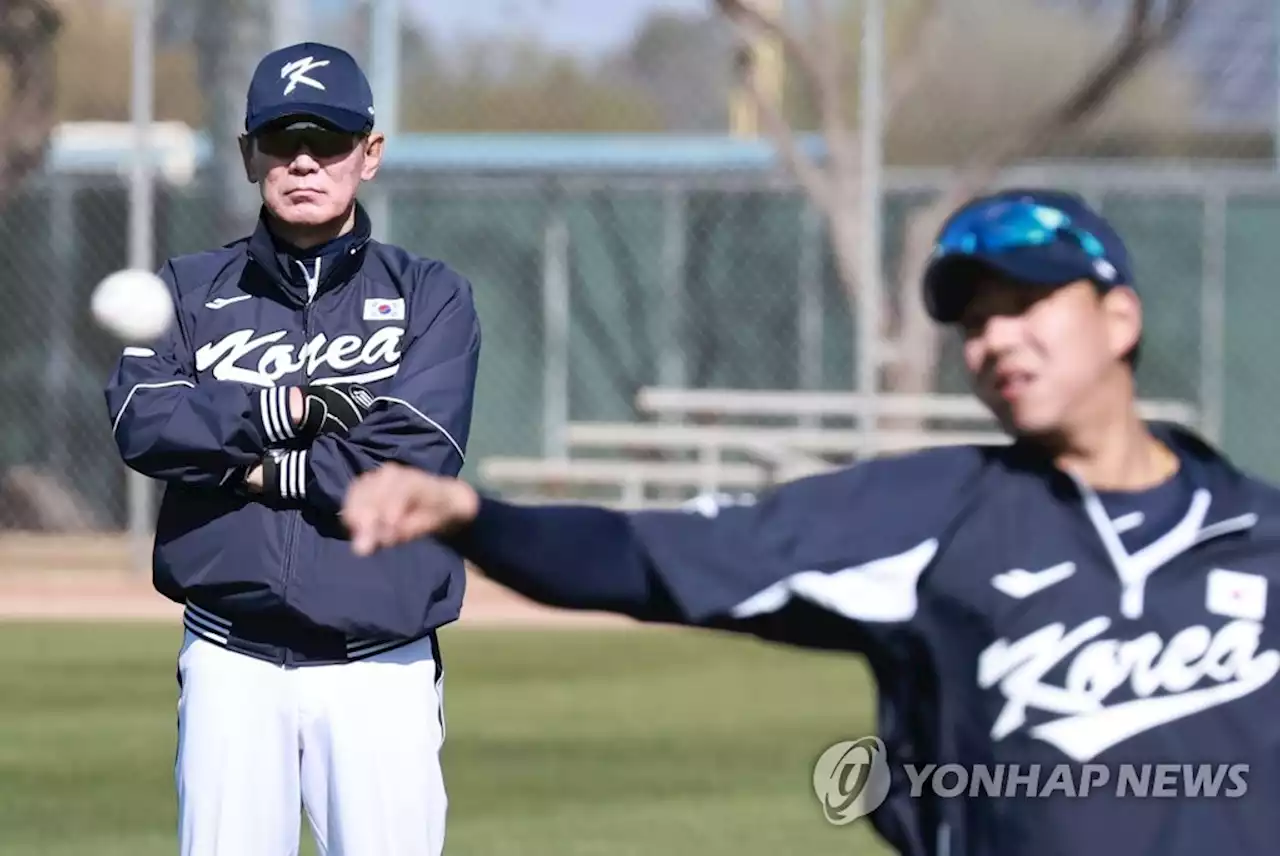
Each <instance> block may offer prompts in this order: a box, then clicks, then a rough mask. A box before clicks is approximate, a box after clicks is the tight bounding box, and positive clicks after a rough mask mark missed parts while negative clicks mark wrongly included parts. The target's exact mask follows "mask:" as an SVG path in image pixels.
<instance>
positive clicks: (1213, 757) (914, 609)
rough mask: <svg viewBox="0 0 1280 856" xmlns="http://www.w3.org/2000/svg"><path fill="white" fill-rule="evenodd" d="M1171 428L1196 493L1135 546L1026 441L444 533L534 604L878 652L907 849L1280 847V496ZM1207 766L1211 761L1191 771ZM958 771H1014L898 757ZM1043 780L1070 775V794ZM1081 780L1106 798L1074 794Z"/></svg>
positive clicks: (1100, 500)
mask: <svg viewBox="0 0 1280 856" xmlns="http://www.w3.org/2000/svg"><path fill="white" fill-rule="evenodd" d="M1157 430H1158V431H1159V433H1160V435H1161V436H1162V437H1164V438H1165V439H1166V441H1167V442H1168V443H1169V444H1170V445H1171V446H1172V448H1173V449H1175V451H1176V452H1177V453H1178V455H1179V457H1180V458H1181V461H1182V467H1181V471H1180V474H1179V476H1178V479H1179V480H1181V481H1180V482H1179V484H1181V486H1182V487H1184V488H1185V494H1184V495H1185V501H1184V500H1182V499H1178V501H1177V503H1176V506H1174V507H1173V509H1172V511H1173V513H1172V515H1171V517H1170V520H1169V521H1168V522H1169V525H1168V527H1167V529H1166V528H1164V527H1163V526H1162V527H1161V529H1160V531H1161V532H1162V533H1163V534H1161V535H1160V536H1159V537H1157V538H1155V539H1154V540H1153V541H1152V542H1151V543H1149V544H1146V545H1145V546H1140V547H1135V546H1133V545H1132V544H1127V543H1126V540H1125V539H1126V537H1128V536H1127V533H1126V529H1127V528H1128V527H1129V526H1131V525H1132V524H1133V521H1132V520H1127V521H1126V520H1118V519H1113V518H1112V517H1111V515H1110V514H1109V513H1108V511H1107V509H1106V507H1104V502H1105V501H1106V498H1105V497H1100V495H1099V494H1098V493H1096V492H1095V491H1093V490H1091V489H1090V488H1089V487H1087V486H1086V485H1084V484H1082V483H1080V482H1078V480H1076V479H1074V478H1073V477H1071V476H1069V475H1068V474H1065V473H1063V472H1062V471H1060V470H1058V469H1056V468H1054V467H1053V466H1051V465H1050V464H1048V463H1046V462H1045V461H1043V460H1042V459H1041V458H1040V457H1039V456H1038V455H1037V454H1036V453H1035V452H1034V451H1033V450H1030V449H1028V448H1025V447H1023V446H1022V445H1021V444H1012V445H1009V446H996V447H991V448H979V447H956V448H947V449H938V450H928V451H922V452H917V453H912V454H905V455H900V456H893V457H886V458H882V459H877V460H871V461H867V462H863V463H861V464H858V465H856V466H853V467H851V468H847V469H841V470H838V471H834V472H831V473H825V474H821V475H817V476H813V477H810V478H806V479H802V480H799V481H796V482H793V483H789V484H786V485H783V486H780V487H778V488H776V489H774V490H772V491H771V492H769V493H767V494H764V495H763V496H761V497H759V498H758V499H756V500H754V501H750V502H745V503H741V502H740V503H738V504H723V503H715V502H706V503H697V504H694V505H693V506H691V508H689V509H686V510H650V511H642V512H635V513H629V514H627V513H621V512H615V511H611V510H606V509H599V508H585V507H572V506H570V507H548V506H541V507H527V508H525V507H518V506H514V505H511V504H508V503H504V502H502V501H499V500H497V499H494V498H489V497H486V498H484V499H483V500H482V503H481V511H480V514H479V517H478V518H477V520H476V521H475V523H474V524H473V525H471V526H469V527H468V528H467V529H466V530H465V531H462V532H460V533H457V534H455V535H453V536H451V540H452V543H454V544H455V546H456V547H457V548H458V549H459V550H460V551H462V552H463V553H464V554H465V555H466V556H467V557H468V558H470V559H473V560H474V561H475V562H476V563H477V564H478V566H479V567H480V568H481V569H482V570H483V571H485V572H486V573H487V574H488V575H489V576H491V577H493V578H495V579H497V580H498V581H500V582H502V583H503V584H505V585H507V586H510V587H511V588H513V589H515V590H517V591H521V592H523V593H525V594H527V595H529V596H531V597H533V598H535V599H537V600H539V601H542V602H545V603H549V604H555V605H559V606H564V607H570V608H578V609H596V610H608V611H612V612H616V613H622V614H625V615H630V616H633V617H635V618H637V619H640V620H644V621H653V622H664V623H674V624H682V625H690V626H697V627H706V628H716V629H720V630H727V631H734V632H740V633H745V634H751V635H754V636H756V637H759V638H762V639H766V640H773V641H777V642H782V643H786V644H791V645H796V646H803V647H813V648H821V649H834V650H846V651H854V652H859V653H860V654H864V655H865V656H866V659H867V662H868V663H869V665H870V667H871V668H872V670H873V672H874V674H875V677H876V679H877V682H878V689H879V724H878V730H879V737H880V738H881V740H882V741H883V744H884V746H885V748H886V754H887V756H888V766H889V768H890V769H891V770H892V772H893V778H892V783H891V786H890V787H889V791H888V795H887V798H886V799H885V801H884V803H883V804H881V805H880V807H879V808H878V809H877V810H876V811H875V812H874V813H873V814H872V815H871V820H872V822H873V823H874V824H875V826H876V828H877V829H878V830H879V831H880V832H881V834H882V835H883V836H884V837H885V838H886V839H887V840H888V841H889V842H891V843H892V844H893V846H894V847H895V848H896V849H897V850H899V851H900V852H902V853H904V854H911V856H917V854H931V856H943V854H946V856H1026V854H1036V856H1045V854H1062V856H1084V854H1088V856H1101V854H1116V855H1117V856H1205V854H1216V853H1223V854H1225V853H1231V854H1233V856H1241V854H1243V855H1244V856H1262V854H1270V853H1274V852H1275V849H1276V846H1277V842H1280V808H1278V807H1280V715H1278V712H1280V681H1277V680H1276V677H1277V674H1278V673H1280V617H1278V616H1277V613H1276V611H1275V610H1274V609H1272V608H1271V607H1270V604H1269V595H1270V587H1271V586H1272V585H1273V584H1280V525H1278V524H1280V494H1278V493H1277V491H1276V490H1274V489H1273V488H1271V487H1269V486H1266V485H1264V484H1263V483H1261V482H1259V481H1256V480H1254V479H1252V478H1250V477H1247V476H1246V475H1244V474H1242V473H1241V472H1239V471H1238V470H1236V469H1235V468H1233V466H1232V465H1231V464H1230V463H1228V461H1227V460H1225V459H1224V458H1223V457H1221V456H1220V455H1219V454H1218V453H1216V452H1215V451H1214V450H1213V449H1211V448H1210V447H1208V445H1207V444H1204V443H1203V442H1202V441H1200V440H1199V439H1198V438H1196V437H1195V436H1193V435H1191V434H1190V433H1187V432H1184V431H1182V430H1181V429H1177V428H1172V427H1169V426H1157ZM761 690H762V691H767V690H768V688H767V687H762V688H761ZM863 736H866V735H859V734H850V735H848V738H849V739H850V740H853V739H856V738H859V737H863ZM823 748H824V747H820V746H815V747H814V757H815V758H816V757H817V756H818V753H819V752H820V751H821V750H822V749H823ZM1196 762H1210V763H1213V764H1217V765H1219V766H1217V767H1214V768H1208V769H1207V771H1206V770H1200V771H1199V772H1197V771H1196V769H1195V768H1192V767H1183V766H1182V765H1184V764H1194V763H1196ZM947 763H956V764H961V765H965V767H966V768H967V769H969V770H971V771H974V773H975V775H977V774H978V773H979V772H980V771H981V770H984V769H985V770H986V771H987V773H988V774H990V775H998V774H999V773H998V771H999V770H1000V769H1001V768H1000V767H998V766H996V765H1000V764H1019V765H1021V767H1020V768H1019V769H1020V770H1021V773H1019V774H1018V775H1019V776H1020V777H1021V778H1018V779H1016V780H1015V779H1014V778H1009V779H1006V783H1005V784H1004V785H1003V786H1002V785H1000V784H996V785H995V790H994V791H993V790H992V784H991V781H990V780H980V779H977V778H973V779H970V784H969V786H968V787H966V788H964V790H962V792H961V793H959V794H952V795H951V796H947V795H946V794H945V792H944V793H941V794H940V793H937V792H933V791H931V790H930V789H927V788H926V789H925V790H924V791H923V792H921V793H919V794H917V795H915V796H913V795H912V794H911V793H910V787H911V781H910V777H909V776H908V775H905V774H904V772H905V770H906V769H907V768H906V765H908V764H911V765H915V768H916V770H917V771H918V770H920V769H924V765H927V764H938V765H942V764H947ZM1126 763H1130V764H1139V765H1140V764H1150V765H1153V766H1154V765H1156V764H1162V763H1163V764H1171V765H1174V766H1173V767H1170V768H1165V772H1163V773H1158V775H1160V776H1161V778H1160V779H1159V781H1157V782H1154V783H1153V782H1151V781H1150V780H1148V781H1147V784H1146V787H1148V788H1149V789H1150V790H1149V791H1148V793H1149V795H1148V796H1147V797H1146V798H1145V799H1144V798H1136V797H1134V796H1133V795H1132V793H1133V790H1134V788H1135V787H1138V786H1141V780H1138V779H1129V780H1126V783H1125V784H1124V786H1123V787H1127V788H1128V791H1123V790H1119V787H1120V786H1119V785H1118V782H1117V779H1116V777H1117V776H1118V775H1121V774H1122V772H1123V770H1124V768H1122V767H1120V766H1119V765H1122V764H1126ZM1037 764H1038V765H1040V767H1039V768H1038V769H1039V770H1040V772H1039V774H1038V775H1039V776H1040V780H1039V782H1038V783H1035V781H1034V779H1033V778H1028V777H1030V776H1034V775H1035V774H1034V773H1033V772H1032V770H1033V768H1032V767H1031V765H1037ZM1054 765H1067V766H1066V767H1065V768H1061V769H1066V770H1073V771H1076V774H1077V775H1076V777H1075V778H1074V779H1073V780H1067V781H1066V784H1065V787H1064V786H1063V782H1062V781H1059V787H1058V789H1057V790H1056V792H1055V790H1054V789H1053V787H1051V782H1050V781H1049V777H1050V771H1051V770H1052V769H1053V768H1054ZM1089 765H1095V767H1094V768H1092V772H1087V773H1086V772H1085V770H1086V768H1089ZM1232 765H1247V768H1246V767H1239V766H1236V767H1233V766H1232ZM1005 769H1010V768H1005ZM1142 769H1143V768H1141V767H1133V768H1130V770H1129V772H1130V773H1132V774H1137V773H1139V772H1141V771H1142ZM1156 769H1157V770H1158V769H1159V768H1156ZM1104 772H1105V773H1106V774H1107V775H1109V776H1110V777H1111V778H1110V780H1109V781H1105V782H1103V783H1102V784H1099V782H1100V777H1101V776H1102V775H1103V773H1104ZM1148 773H1149V774H1150V768H1148ZM1086 776H1089V777H1091V778H1089V779H1088V781H1089V782H1090V783H1092V784H1093V785H1094V787H1093V789H1092V792H1089V793H1087V794H1082V793H1081V791H1080V790H1076V791H1074V793H1073V792H1072V791H1071V790H1070V787H1071V783H1072V782H1073V781H1074V783H1075V784H1076V785H1079V784H1080V783H1081V782H1083V781H1085V777H1086ZM1192 777H1196V778H1194V780H1192ZM956 781H957V780H956V779H954V778H953V779H949V780H947V784H950V785H952V786H954V785H955V783H956ZM984 781H985V783H981V782H984ZM1028 782H1031V784H1028ZM975 784H977V785H978V786H977V787H976V788H975ZM801 786H806V787H807V783H799V782H798V783H797V787H801ZM1197 787H1198V788H1199V789H1200V796H1198V797H1197V796H1188V794H1189V793H1190V792H1193V791H1195V790H1196V788H1197ZM1211 792H1214V793H1216V796H1208V794H1209V793H1211ZM1126 793H1127V794H1128V796H1125V795H1124V794H1126ZM1161 793H1165V794H1178V795H1180V796H1178V797H1174V798H1170V797H1169V796H1163V797H1162V796H1159V794H1161ZM1150 794H1156V795H1150ZM820 817H821V815H820V813H819V812H818V811H817V809H816V807H815V814H814V822H821V820H820V819H819V818H820Z"/></svg>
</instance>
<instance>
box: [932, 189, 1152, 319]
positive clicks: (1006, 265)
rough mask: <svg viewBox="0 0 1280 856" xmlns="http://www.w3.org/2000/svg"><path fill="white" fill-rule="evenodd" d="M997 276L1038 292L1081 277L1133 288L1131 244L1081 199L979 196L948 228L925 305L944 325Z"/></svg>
mask: <svg viewBox="0 0 1280 856" xmlns="http://www.w3.org/2000/svg"><path fill="white" fill-rule="evenodd" d="M992 273H995V274H998V275H1001V276H1003V277H1004V278H1006V279H1009V280H1012V281H1014V282H1019V283H1023V284H1026V285H1027V286H1030V287H1040V288H1056V287H1058V286H1061V285H1066V284H1067V283H1071V282H1077V281H1080V280H1092V281H1093V282H1095V283H1097V284H1098V286H1099V287H1101V288H1103V289H1106V288H1113V287H1115V286H1119V285H1127V286H1130V287H1132V286H1133V269H1132V266H1131V264H1130V261H1129V252H1128V250H1127V249H1126V248H1125V245H1124V241H1122V240H1121V239H1120V236H1119V234H1117V233H1116V231H1115V229H1114V228H1112V227H1111V224H1109V223H1108V222H1107V221H1106V219H1104V218H1103V217H1102V215H1100V214H1098V213H1097V212H1096V211H1094V210H1093V209H1092V208H1090V207H1089V205H1088V204H1087V203H1086V202H1085V201H1084V200H1083V199H1081V198H1080V197H1079V196H1077V195H1075V194H1073V193H1068V192H1065V191H1061V190H1042V189H1012V190H1004V191H1001V192H999V193H995V194H991V195H989V196H982V197H979V198H977V199H974V200H972V201H970V202H968V203H966V204H965V205H963V206H961V207H960V208H959V209H958V210H957V211H955V212H954V213H953V214H952V215H951V216H950V217H948V218H947V221H946V222H945V223H944V224H943V225H942V228H941V229H940V230H939V232H938V237H937V240H936V241H935V243H934V248H933V256H932V257H931V258H930V260H929V264H928V267H927V268H926V269H925V275H924V300H925V305H926V306H927V308H928V311H929V315H930V316H931V317H932V318H933V319H934V320H935V321H938V322H941V323H952V322H954V321H956V320H958V319H959V318H960V316H961V314H962V313H963V312H964V308H965V306H966V305H967V304H968V301H969V299H970V298H971V297H972V295H973V290H974V286H975V285H976V283H977V281H978V280H979V279H980V278H981V277H983V276H989V275H991V274H992Z"/></svg>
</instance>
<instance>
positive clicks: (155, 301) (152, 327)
mask: <svg viewBox="0 0 1280 856" xmlns="http://www.w3.org/2000/svg"><path fill="white" fill-rule="evenodd" d="M90 310H91V311H92V312H93V317H94V319H95V320H96V321H97V322H98V324H99V325H100V326H101V327H102V328H103V329H104V330H106V331H107V332H109V333H111V334H112V335H113V336H115V337H116V338H117V339H120V340H122V341H124V342H125V343H129V344H141V343H144V342H151V341H154V340H156V339H158V338H160V337H161V336H163V335H164V334H165V332H166V331H168V329H169V325H170V324H172V323H173V300H172V298H170V297H169V289H168V287H167V286H166V285H165V284H164V281H163V280H162V279H160V277H159V276H157V275H156V274H154V273H152V272H151V271H149V270H137V269H132V268H126V269H125V270H118V271H116V272H115V273H113V274H111V275H110V276H108V277H106V278H105V279H103V280H102V281H101V282H100V283H98V285H97V286H96V287H95V288H94V290H93V299H92V302H91V303H90Z"/></svg>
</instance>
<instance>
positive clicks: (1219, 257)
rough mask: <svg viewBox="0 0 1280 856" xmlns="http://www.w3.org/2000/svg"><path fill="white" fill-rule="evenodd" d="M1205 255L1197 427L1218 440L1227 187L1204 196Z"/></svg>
mask: <svg viewBox="0 0 1280 856" xmlns="http://www.w3.org/2000/svg"><path fill="white" fill-rule="evenodd" d="M1203 240H1204V255H1203V257H1202V260H1201V264H1202V265H1203V268H1204V269H1203V273H1202V276H1201V284H1200V426H1199V428H1200V431H1201V432H1202V433H1203V434H1204V435H1205V438H1206V439H1208V440H1210V441H1211V442H1214V443H1218V444H1221V443H1222V433H1223V427H1224V426H1223V423H1224V420H1225V415H1226V414H1225V412H1224V411H1225V403H1224V400H1225V395H1226V389H1225V387H1226V383H1227V373H1226V322H1227V294H1226V292H1227V270H1226V266H1227V191H1226V190H1223V189H1221V188H1216V187H1211V188H1209V189H1208V190H1207V191H1206V192H1205V197H1204V238H1203Z"/></svg>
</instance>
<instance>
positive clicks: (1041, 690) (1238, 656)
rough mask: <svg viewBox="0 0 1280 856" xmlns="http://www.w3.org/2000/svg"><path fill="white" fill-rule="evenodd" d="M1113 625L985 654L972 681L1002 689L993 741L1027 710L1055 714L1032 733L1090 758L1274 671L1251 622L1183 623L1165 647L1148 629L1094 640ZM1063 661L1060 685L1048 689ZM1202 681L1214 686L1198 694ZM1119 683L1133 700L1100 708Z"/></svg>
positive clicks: (1076, 756)
mask: <svg viewBox="0 0 1280 856" xmlns="http://www.w3.org/2000/svg"><path fill="white" fill-rule="evenodd" d="M1110 627H1111V619H1109V618H1106V617H1101V616H1100V617H1098V618H1094V619H1091V620H1089V621H1086V622H1085V623H1084V624H1081V625H1080V626H1079V627H1077V628H1075V629H1074V630H1070V631H1068V630H1067V629H1066V627H1065V626H1064V625H1063V624H1061V623H1059V624H1051V625H1049V626H1048V627H1043V628H1041V629H1039V630H1036V631H1035V632H1033V633H1030V634H1028V635H1027V636H1025V637H1023V638H1022V639H1019V640H1017V641H1015V642H1009V641H1008V640H1006V639H1001V640H999V641H997V642H995V643H993V644H992V645H991V646H990V647H988V648H987V649H986V650H985V651H983V652H982V655H981V657H980V658H979V660H978V683H979V685H980V686H981V687H982V688H983V689H990V688H991V687H994V686H999V689H1000V692H1002V693H1003V694H1004V697H1005V699H1006V702H1005V705H1004V708H1003V709H1002V710H1001V711H1000V715H999V716H998V717H997V718H996V721H995V724H994V725H993V726H992V728H991V737H992V739H994V740H1002V739H1004V738H1005V737H1008V736H1009V735H1010V734H1012V733H1013V732H1014V731H1015V730H1017V729H1018V728H1020V727H1022V726H1023V725H1024V724H1025V723H1026V720H1027V710H1028V708H1034V709H1036V710H1040V711H1043V712H1045V713H1051V714H1057V715H1058V718H1057V719H1053V720H1051V721H1049V722H1046V723H1043V724H1041V725H1037V726H1035V727H1033V728H1031V729H1030V732H1029V733H1030V734H1031V735H1032V736H1033V737H1036V738H1038V739H1040V740H1043V741H1045V742H1046V743H1049V744H1050V745H1052V746H1055V747H1057V748H1058V749H1059V750H1061V751H1062V752H1063V753H1065V754H1066V755H1067V756H1068V757H1069V758H1071V759H1073V760H1075V761H1088V760H1090V759H1091V758H1094V757H1095V756H1097V755H1098V754H1099V753H1101V752H1103V751H1105V750H1107V749H1109V748H1110V747H1112V746H1114V745H1116V744H1117V743H1120V742H1122V741H1124V740H1127V739H1129V738H1130V737H1133V736H1135V735H1137V734H1141V733H1142V732H1144V731H1147V730H1150V729H1152V728H1156V727H1158V726H1161V725H1165V724H1167V723H1170V722H1174V721H1176V720H1179V719H1182V718H1184V717H1187V716H1191V715H1192V714H1195V713H1200V712H1201V711H1205V710H1209V709H1210V708H1213V707H1217V706H1218V705H1221V704H1226V703H1227V702H1230V701H1234V700H1235V699H1238V698H1241V697H1242V696H1246V695H1248V694H1249V693H1251V692H1254V691H1255V690H1257V689H1258V688H1260V687H1262V686H1263V685H1265V684H1266V683H1267V682H1268V681H1270V680H1271V679H1272V678H1274V677H1275V676H1276V674H1277V673H1278V672H1280V652H1276V651H1261V652H1260V651H1259V650H1258V647H1259V644H1260V642H1261V634H1262V626H1261V625H1260V624H1258V623H1257V622H1253V621H1233V622H1231V623H1229V624H1226V625H1224V626H1222V627H1221V628H1219V629H1218V631H1217V632H1216V633H1211V632H1210V631H1209V628H1207V627H1203V626H1195V627H1188V628H1186V629H1184V630H1182V631H1180V632H1179V633H1177V634H1175V635H1174V636H1173V637H1172V638H1171V639H1169V640H1168V641H1167V642H1166V641H1165V640H1164V639H1162V638H1161V637H1160V635H1159V634H1158V633H1154V632H1152V633H1145V634H1143V635H1142V636H1139V637H1138V638H1136V639H1131V640H1127V641H1120V640H1116V639H1100V638H1098V637H1100V636H1102V634H1104V633H1106V632H1107V630H1108V629H1109V628H1110ZM1060 664H1066V674H1065V678H1064V681H1063V684H1064V685H1063V686H1056V685H1054V684H1049V683H1046V682H1045V676H1046V675H1047V674H1048V673H1049V672H1050V671H1052V670H1053V669H1054V668H1055V667H1057V666H1059V665H1060ZM1206 680H1208V681H1211V682H1212V683H1211V684H1210V685H1209V686H1204V687H1200V688H1197V686H1198V685H1199V684H1201V682H1203V681H1206ZM1125 685H1127V686H1128V689H1129V691H1130V692H1131V693H1132V694H1133V695H1134V696H1135V698H1133V699H1131V700H1129V701H1122V702H1117V703H1114V704H1111V705H1108V704H1106V701H1107V699H1108V697H1110V696H1111V694H1112V693H1113V692H1115V691H1116V690H1118V689H1120V688H1121V687H1122V686H1125ZM1160 691H1163V692H1162V693H1161V694H1160V695H1157V693H1158V692H1160Z"/></svg>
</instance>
